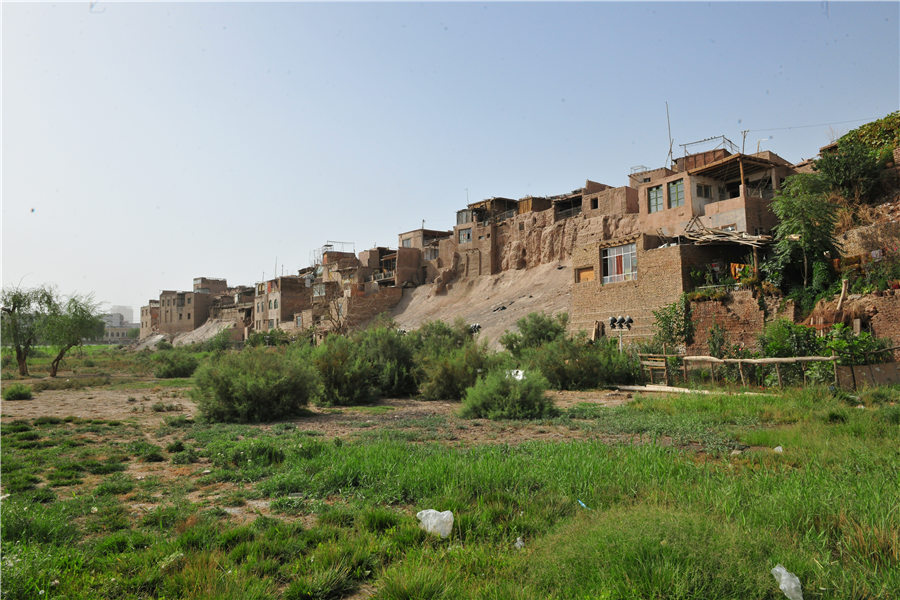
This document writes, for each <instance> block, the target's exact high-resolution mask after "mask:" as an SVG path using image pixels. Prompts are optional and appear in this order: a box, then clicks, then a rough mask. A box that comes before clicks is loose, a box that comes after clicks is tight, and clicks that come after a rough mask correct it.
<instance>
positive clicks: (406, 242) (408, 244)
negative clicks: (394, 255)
mask: <svg viewBox="0 0 900 600" xmlns="http://www.w3.org/2000/svg"><path fill="white" fill-rule="evenodd" d="M403 247H404V248H412V238H406V239H405V240H403Z"/></svg>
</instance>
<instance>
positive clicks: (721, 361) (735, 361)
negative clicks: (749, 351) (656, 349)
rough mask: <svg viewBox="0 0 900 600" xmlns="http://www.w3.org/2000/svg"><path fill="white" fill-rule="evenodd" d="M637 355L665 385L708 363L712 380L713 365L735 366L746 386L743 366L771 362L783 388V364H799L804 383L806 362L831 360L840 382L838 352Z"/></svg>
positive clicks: (865, 358) (865, 357) (852, 373)
mask: <svg viewBox="0 0 900 600" xmlns="http://www.w3.org/2000/svg"><path fill="white" fill-rule="evenodd" d="M898 349H900V346H894V347H892V348H884V349H882V350H876V351H873V352H866V353H864V354H863V362H864V363H868V361H869V357H870V356H871V355H872V354H880V353H882V352H893V351H895V350H898ZM638 356H639V357H640V360H641V370H642V371H645V372H646V373H647V379H649V380H650V383H654V382H655V380H654V376H655V375H656V374H658V373H661V374H662V375H663V376H664V378H665V382H666V385H671V379H672V375H673V373H674V372H677V371H678V370H681V371H682V375H683V377H684V380H685V381H687V380H688V363H701V364H708V365H709V366H710V374H711V376H712V380H713V382H715V381H716V365H737V367H738V372H739V373H740V375H741V384H742V385H747V376H746V374H745V373H744V365H751V366H760V365H771V366H773V367H774V368H775V374H776V376H777V377H778V387H784V381H783V379H782V377H781V366H782V365H792V364H799V365H800V368H801V370H802V372H803V383H804V384H806V365H807V364H808V363H813V362H830V363H832V367H833V372H834V384H835V386H838V385H840V378H839V377H838V365H837V363H838V361H839V360H840V359H841V356H839V355H837V354H832V355H831V356H791V357H783V358H716V357H715V356H685V355H683V354H639V355H638ZM672 358H674V359H676V360H677V361H681V367H680V369H679V367H678V366H677V365H672V364H670V361H669V359H672ZM849 362H850V376H851V380H852V383H853V389H854V390H855V389H856V388H857V381H856V371H855V368H854V367H855V366H858V365H854V364H853V361H852V360H851V361H849Z"/></svg>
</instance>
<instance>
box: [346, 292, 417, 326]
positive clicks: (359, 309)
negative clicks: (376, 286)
mask: <svg viewBox="0 0 900 600" xmlns="http://www.w3.org/2000/svg"><path fill="white" fill-rule="evenodd" d="M402 297H403V289H402V288H399V287H385V288H382V289H380V290H379V291H378V293H377V294H372V295H371V296H363V297H354V298H346V299H345V301H346V302H349V306H348V309H347V326H348V327H350V328H354V327H359V326H360V325H363V324H364V323H366V321H368V320H370V319H371V318H373V317H376V316H378V315H379V314H381V313H383V312H386V311H388V310H390V309H391V308H393V307H394V306H395V305H396V304H397V303H398V302H400V298H402Z"/></svg>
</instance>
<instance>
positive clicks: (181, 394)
mask: <svg viewBox="0 0 900 600" xmlns="http://www.w3.org/2000/svg"><path fill="white" fill-rule="evenodd" d="M186 392H187V390H185V389H177V388H176V389H168V388H149V389H130V390H129V389H125V390H108V389H91V388H88V389H83V390H58V391H51V390H47V391H43V392H38V393H36V394H35V397H34V398H33V399H32V400H17V401H4V402H3V403H2V404H0V418H2V420H3V421H10V420H15V419H36V418H38V417H59V418H64V417H69V416H72V417H78V418H82V419H109V420H119V421H131V422H134V423H136V424H138V425H139V426H140V427H141V429H144V430H148V429H151V428H156V427H158V426H159V425H161V424H162V423H163V422H164V419H165V418H166V417H168V416H174V415H183V416H186V417H193V416H194V415H195V414H197V406H196V404H195V403H194V402H193V401H192V400H191V399H190V398H189V397H188V395H187V393H186ZM548 393H549V394H550V395H551V397H552V398H553V400H554V402H555V403H556V405H557V406H558V407H559V408H561V409H566V408H570V407H572V406H574V405H576V404H578V403H581V402H587V403H594V404H598V405H601V406H617V405H620V404H623V403H625V402H627V401H628V400H630V399H631V394H629V393H625V392H615V391H595V392H584V391H581V392H548ZM154 407H155V408H154ZM458 409H459V403H458V402H425V401H421V400H412V399H399V400H383V401H381V402H380V403H378V404H375V405H371V406H354V407H334V408H329V407H315V406H313V407H310V408H309V414H308V415H307V416H304V417H300V418H296V419H292V420H291V421H290V422H291V423H293V424H294V425H296V426H297V428H299V429H302V430H305V431H313V432H316V433H319V434H322V435H324V436H326V437H329V438H333V437H348V438H349V437H354V436H355V435H360V434H361V433H364V432H373V431H378V430H380V429H385V428H389V429H409V430H421V431H422V434H421V435H420V436H419V440H420V441H446V442H463V443H469V444H478V443H520V442H523V441H527V440H562V439H572V438H580V437H584V436H585V434H584V433H583V432H582V431H580V430H578V429H571V428H569V427H563V426H556V425H542V424H535V423H528V422H524V423H512V422H493V421H488V420H485V419H459V418H458V417H456V411H457V410H458ZM262 427H269V425H263V426H262ZM412 441H415V439H414V438H413V439H412Z"/></svg>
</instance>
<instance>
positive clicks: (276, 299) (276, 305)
mask: <svg viewBox="0 0 900 600" xmlns="http://www.w3.org/2000/svg"><path fill="white" fill-rule="evenodd" d="M275 308H278V298H275Z"/></svg>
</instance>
